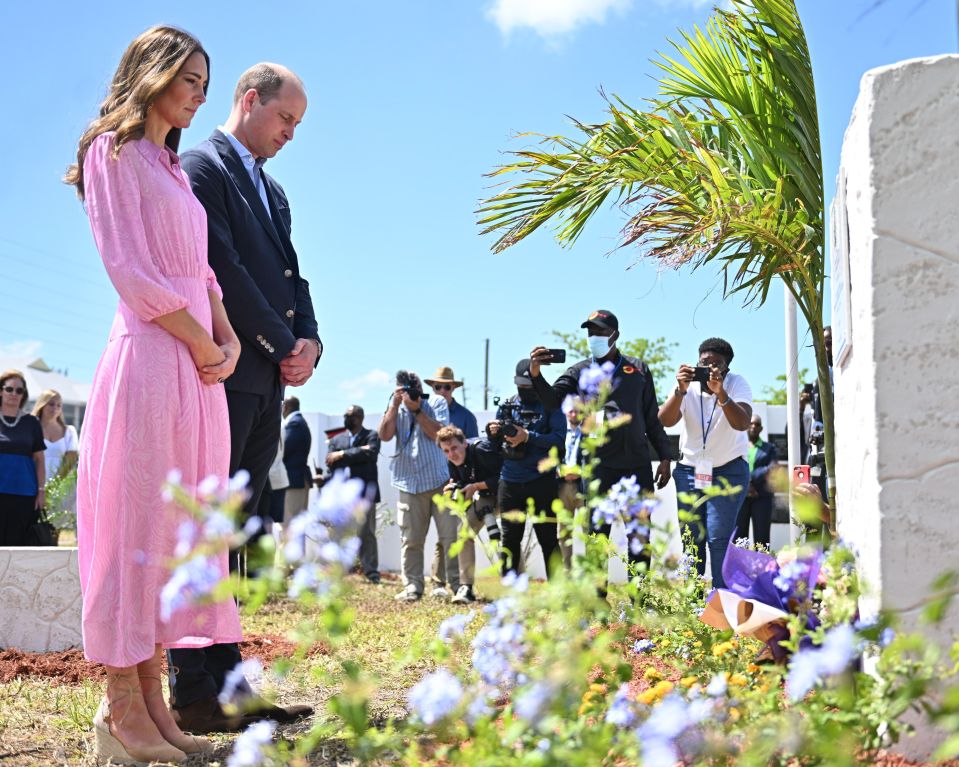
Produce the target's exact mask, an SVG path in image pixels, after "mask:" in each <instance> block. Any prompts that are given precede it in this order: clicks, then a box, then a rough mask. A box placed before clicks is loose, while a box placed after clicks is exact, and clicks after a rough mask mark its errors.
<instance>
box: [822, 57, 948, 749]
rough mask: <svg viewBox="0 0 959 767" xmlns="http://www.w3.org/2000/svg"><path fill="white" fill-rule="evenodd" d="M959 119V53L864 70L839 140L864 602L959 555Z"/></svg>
mask: <svg viewBox="0 0 959 767" xmlns="http://www.w3.org/2000/svg"><path fill="white" fill-rule="evenodd" d="M957 117H959V56H955V55H950V56H940V57H935V58H928V59H916V60H912V61H904V62H900V63H898V64H895V65H893V66H889V67H884V68H881V69H875V70H872V71H870V72H867V73H866V75H865V76H864V77H863V80H862V84H861V88H860V94H859V99H858V101H857V102H856V106H855V109H854V111H853V116H852V121H851V122H850V125H849V128H848V130H847V131H846V136H845V141H844V144H843V150H842V165H841V172H840V188H839V190H838V193H837V208H836V209H835V210H836V211H837V215H834V221H836V222H841V221H842V219H843V216H842V215H841V214H842V212H843V211H842V208H843V207H844V208H845V220H846V221H848V241H847V237H846V232H845V231H841V230H840V231H837V232H834V238H833V239H834V242H835V243H836V245H837V246H838V248H839V250H838V251H837V252H836V255H840V254H841V252H842V249H843V248H846V247H848V253H849V262H848V263H849V285H850V295H849V301H850V307H851V311H850V322H851V327H850V330H849V339H848V340H849V342H850V344H851V351H850V353H849V354H848V356H847V357H846V358H845V360H844V361H843V362H841V363H839V365H838V366H837V368H836V370H835V371H834V373H835V387H836V392H835V395H836V436H837V456H836V476H837V477H838V483H837V491H838V509H839V519H838V524H839V532H840V534H841V535H842V537H843V538H845V539H847V540H849V541H851V542H852V543H853V544H854V545H855V546H857V547H858V549H859V553H860V562H861V566H862V572H863V574H864V576H865V578H866V579H867V581H868V582H869V585H870V586H871V587H872V592H871V594H870V596H869V598H868V599H867V600H865V601H864V604H863V607H864V612H866V613H868V612H870V611H874V610H875V609H876V608H877V607H879V606H880V605H881V606H883V607H886V608H894V609H895V608H899V609H901V608H904V607H907V606H910V605H913V604H915V603H916V602H917V601H918V600H919V599H921V597H922V596H923V595H925V594H926V593H928V588H929V584H930V583H931V582H932V580H933V579H934V578H935V577H936V576H937V575H939V574H940V573H942V572H943V571H945V570H948V569H952V568H955V566H956V564H957V558H956V557H957V555H956V552H957V545H959V527H957V525H956V522H955V516H956V506H957V498H959V344H957V342H956V334H957V327H959V128H957V125H956V120H957ZM843 185H844V186H843ZM840 299H841V297H838V296H837V297H834V301H833V305H834V306H838V307H841V305H842V301H841V300H840ZM906 618H907V619H908V620H909V621H910V622H912V621H914V618H915V614H914V613H910V614H907V615H906ZM957 628H959V616H957V611H955V610H953V611H952V612H951V613H950V615H949V616H948V618H947V620H946V621H945V623H944V624H943V625H941V626H940V627H939V629H938V630H935V631H933V632H932V633H933V635H934V637H935V638H936V639H938V640H939V641H941V642H944V643H945V642H948V641H949V640H950V639H951V637H952V635H953V634H954V632H955V631H956V629H957ZM927 630H928V629H927ZM936 740H937V736H936V734H935V733H933V732H931V731H929V730H927V729H923V730H922V732H921V734H920V736H919V737H917V738H916V739H913V740H912V741H909V742H908V743H907V744H906V746H905V750H906V751H907V752H909V753H910V754H912V755H915V756H917V757H924V756H925V755H926V754H927V753H928V751H929V750H930V748H931V747H932V746H933V745H934V744H935V742H936Z"/></svg>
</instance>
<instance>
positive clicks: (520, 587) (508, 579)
mask: <svg viewBox="0 0 959 767" xmlns="http://www.w3.org/2000/svg"><path fill="white" fill-rule="evenodd" d="M503 585H504V586H506V587H507V588H511V589H512V590H513V591H517V592H519V593H522V592H524V591H526V590H527V589H528V588H529V575H527V574H526V573H523V574H522V575H517V574H516V571H515V570H510V571H509V572H508V573H506V575H504V576H503Z"/></svg>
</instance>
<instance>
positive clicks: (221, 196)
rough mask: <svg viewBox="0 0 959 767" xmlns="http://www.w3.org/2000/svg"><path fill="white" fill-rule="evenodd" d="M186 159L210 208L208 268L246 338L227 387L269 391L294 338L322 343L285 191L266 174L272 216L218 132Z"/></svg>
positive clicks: (184, 162) (238, 331) (198, 193)
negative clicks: (302, 275)
mask: <svg viewBox="0 0 959 767" xmlns="http://www.w3.org/2000/svg"><path fill="white" fill-rule="evenodd" d="M180 162H181V165H182V167H183V169H184V170H185V171H186V173H187V176H189V178H190V185H191V186H192V187H193V193H194V194H195V195H196V196H197V199H199V201H200V202H201V203H202V205H203V207H204V208H205V209H206V217H207V229H208V232H209V260H210V266H211V267H212V268H213V272H214V274H216V279H217V282H219V283H220V287H221V288H222V289H223V304H224V306H225V307H226V313H227V316H228V317H229V318H230V323H231V324H232V325H233V328H234V330H236V334H237V335H238V336H239V338H240V346H241V350H240V359H239V362H238V363H237V366H236V371H235V372H234V373H233V375H232V376H230V377H229V378H228V379H227V380H226V388H227V389H232V390H236V391H243V392H250V393H252V394H268V393H270V392H271V391H272V390H273V389H274V387H276V385H277V381H278V376H279V364H280V361H281V360H282V359H283V358H284V357H285V356H286V355H287V354H289V353H290V350H291V349H292V348H293V344H294V343H295V342H296V339H297V338H316V339H317V340H319V335H318V333H317V328H316V318H315V317H314V315H313V302H312V300H311V298H310V286H309V283H308V282H307V281H306V280H304V279H303V278H302V277H301V276H300V266H299V262H298V260H297V256H296V250H294V248H293V243H292V242H291V241H290V231H291V226H292V224H291V217H290V205H289V203H288V202H287V199H286V194H285V193H284V192H283V188H282V187H281V186H280V185H279V184H278V183H276V181H274V180H273V179H272V178H271V177H270V176H268V175H267V174H266V173H264V174H263V181H264V185H265V186H266V192H267V199H268V200H269V201H270V213H269V215H268V214H267V211H266V208H265V207H264V206H263V201H262V200H261V199H260V195H259V194H257V191H256V189H255V188H254V187H253V181H252V180H251V179H250V174H249V173H248V172H247V170H246V168H244V167H243V161H242V160H240V157H239V155H237V153H236V150H234V149H233V145H232V144H230V140H229V139H228V138H227V137H226V136H225V135H223V133H221V132H220V131H214V133H213V135H212V136H211V137H210V138H209V139H207V140H206V141H204V142H203V143H201V144H199V145H198V146H195V147H194V148H193V149H190V150H187V151H186V152H184V153H183V155H182V156H181V158H180ZM271 217H272V220H271Z"/></svg>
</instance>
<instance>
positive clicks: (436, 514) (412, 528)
mask: <svg viewBox="0 0 959 767" xmlns="http://www.w3.org/2000/svg"><path fill="white" fill-rule="evenodd" d="M442 492H443V487H442V486H440V487H437V488H435V489H433V490H428V491H426V492H424V493H407V492H405V491H403V490H400V500H399V503H397V504H396V521H397V524H398V525H399V527H400V538H401V540H402V564H401V566H402V568H403V583H404V584H405V585H407V586H409V585H410V584H412V585H413V586H414V587H415V588H416V591H417V593H418V594H422V593H423V589H424V585H423V581H424V577H423V546H424V544H425V543H426V534H427V533H428V532H429V529H430V519H432V520H433V521H434V522H435V523H436V535H437V538H439V542H440V545H442V547H443V551H444V552H446V551H449V548H450V546H451V545H452V544H453V542H454V541H455V540H456V536H457V535H458V534H459V522H460V520H459V517H457V516H456V515H455V514H451V513H450V512H448V511H441V510H440V509H438V508H437V506H436V504H435V503H433V496H434V495H439V494H441V493H442ZM445 559H446V572H447V578H448V580H449V584H450V587H451V588H452V589H453V591H454V592H455V591H456V590H457V589H458V588H459V587H460V567H459V562H458V561H457V560H456V558H453V559H450V558H449V557H446V558H445Z"/></svg>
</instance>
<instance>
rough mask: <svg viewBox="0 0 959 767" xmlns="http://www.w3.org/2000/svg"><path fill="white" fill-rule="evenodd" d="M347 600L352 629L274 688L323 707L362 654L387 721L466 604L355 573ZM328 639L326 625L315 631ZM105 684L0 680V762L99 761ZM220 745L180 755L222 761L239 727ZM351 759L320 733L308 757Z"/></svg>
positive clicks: (289, 618)
mask: <svg viewBox="0 0 959 767" xmlns="http://www.w3.org/2000/svg"><path fill="white" fill-rule="evenodd" d="M350 584H351V586H352V587H353V590H352V593H351V595H350V597H349V604H350V606H351V608H352V609H353V611H354V612H355V616H354V621H353V626H352V629H351V630H350V632H349V634H348V635H346V636H345V637H343V638H341V639H340V640H339V641H338V642H337V643H336V644H335V646H334V647H333V648H332V652H326V653H324V652H316V653H314V654H312V655H308V656H306V657H304V658H302V659H301V660H296V661H294V664H293V667H292V669H291V671H290V672H289V673H288V674H286V675H285V676H284V677H283V678H282V680H281V681H277V682H275V683H274V684H271V686H270V689H271V691H272V692H273V693H275V696H276V698H277V699H278V700H279V701H280V702H281V703H282V702H293V701H298V702H305V703H311V704H312V705H314V706H315V707H317V710H318V712H319V716H321V717H322V716H323V708H322V707H323V705H324V703H325V702H326V701H327V700H328V699H329V697H330V696H331V695H333V694H335V692H336V690H335V688H331V686H330V684H329V681H328V680H329V679H331V678H334V677H336V676H337V675H338V672H339V670H340V669H341V667H342V665H341V664H342V663H343V662H345V661H351V660H352V661H356V662H358V663H360V664H361V665H362V667H363V669H364V673H365V674H366V676H367V678H368V680H369V681H370V682H371V683H372V684H373V685H374V688H375V693H374V695H373V697H372V698H371V701H370V715H371V718H372V719H373V721H376V722H382V721H385V720H386V719H388V718H390V717H402V716H403V715H404V713H405V697H406V691H407V690H408V689H409V688H410V687H411V686H412V685H413V684H415V683H416V682H417V681H418V680H419V679H420V677H421V676H422V675H423V673H424V671H425V670H426V669H427V668H428V667H429V662H428V661H425V660H421V659H419V657H418V656H419V652H418V648H423V647H425V646H426V645H427V644H429V643H430V642H431V641H433V639H435V637H436V630H437V627H438V626H439V624H440V623H441V622H442V621H443V620H444V619H445V618H448V617H449V616H451V615H454V614H456V613H459V612H466V611H467V610H468V609H481V607H482V604H478V605H473V606H471V607H461V606H456V605H451V604H449V603H447V602H442V601H439V600H435V599H431V598H430V597H429V596H427V597H424V598H423V599H422V600H420V601H419V602H414V603H412V604H408V603H403V602H396V601H394V599H393V597H394V595H395V594H396V592H398V591H399V590H400V588H401V584H400V582H399V581H393V580H390V581H384V582H383V583H382V584H380V585H379V586H374V585H372V584H370V583H367V582H366V581H365V580H364V579H362V578H359V577H355V576H351V577H350ZM478 591H479V592H480V593H481V594H483V595H484V596H487V597H490V598H493V597H497V596H499V595H500V593H501V587H500V585H499V583H498V581H497V580H496V579H493V578H486V579H481V582H480V584H479V585H478ZM318 622H319V621H318V616H317V614H316V612H315V611H312V610H310V609H308V608H305V607H304V606H302V605H300V604H297V603H295V602H290V601H287V600H279V599H277V600H271V601H268V602H267V603H266V604H264V605H263V606H262V607H261V608H260V609H259V610H258V611H256V613H255V614H244V615H243V628H244V633H245V634H246V635H277V634H279V635H284V636H285V635H287V634H289V633H290V632H293V631H295V630H296V629H297V628H298V627H306V628H312V629H313V630H314V631H316V629H317V625H318ZM318 638H319V639H323V635H322V633H321V634H320V635H319V637H318ZM450 662H451V664H453V665H454V666H455V665H456V664H465V663H468V658H466V657H456V656H454V657H452V658H451V659H450ZM102 694H103V686H102V684H101V683H99V682H95V681H87V682H84V683H83V684H82V685H79V686H66V685H62V686H53V685H52V684H51V683H50V680H49V679H41V678H36V677H31V678H26V679H15V680H13V681H11V682H9V683H7V684H0V764H2V765H17V767H20V766H21V765H22V766H23V767H41V766H42V767H47V766H48V765H78V766H80V767H91V766H92V765H94V764H95V761H94V759H93V758H92V757H91V756H90V754H89V753H88V751H89V750H90V748H91V745H92V740H93V737H92V724H91V722H92V719H93V715H94V713H95V712H96V708H97V705H98V703H99V700H100V697H101V696H102ZM309 724H310V723H306V724H296V725H288V726H286V727H283V728H281V729H280V730H279V731H278V733H279V734H280V735H281V736H284V737H292V736H293V735H295V734H297V733H300V732H303V731H305V730H307V729H308V728H309ZM214 740H215V741H216V743H217V749H216V751H215V752H214V753H213V755H212V756H207V757H202V756H196V757H192V758H191V759H189V760H188V761H186V762H184V763H183V764H185V765H187V766H188V767H194V766H198V765H216V764H223V763H224V762H225V760H226V757H227V756H228V754H229V753H230V748H231V743H232V740H233V736H230V735H222V736H214ZM344 758H346V759H348V755H347V754H346V753H345V749H344V747H343V745H342V743H341V742H339V741H337V740H335V739H331V740H330V741H327V742H323V743H321V744H320V745H319V747H318V748H317V749H316V752H315V753H314V754H313V755H311V757H310V759H309V762H308V763H309V764H311V765H328V764H338V763H342V760H343V759H344Z"/></svg>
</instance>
